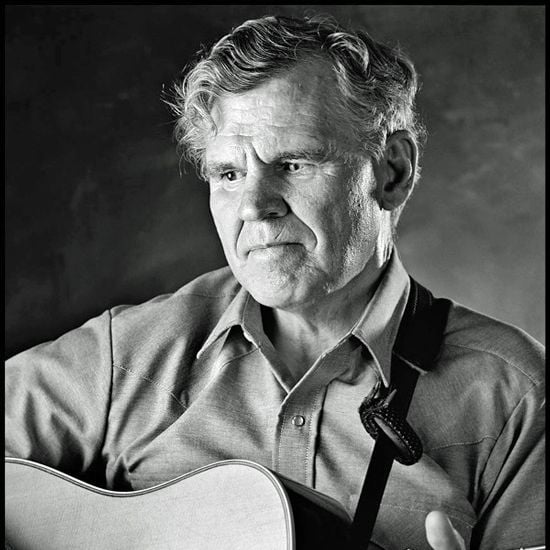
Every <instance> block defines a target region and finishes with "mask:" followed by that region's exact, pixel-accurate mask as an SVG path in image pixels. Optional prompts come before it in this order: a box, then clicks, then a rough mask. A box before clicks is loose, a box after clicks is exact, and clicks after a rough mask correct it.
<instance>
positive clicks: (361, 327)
mask: <svg viewBox="0 0 550 550" xmlns="http://www.w3.org/2000/svg"><path fill="white" fill-rule="evenodd" d="M409 290H410V280H409V276H408V274H407V272H406V271H405V268H404V267H403V264H402V263H401V260H400V259H399V255H398V253H397V250H395V248H394V250H393V253H392V256H391V258H390V260H389V262H388V265H387V266H386V269H385V270H384V273H383V274H382V276H381V279H380V282H379V284H378V286H377V288H376V291H375V292H374V295H373V297H372V298H371V300H370V301H369V303H368V304H367V306H366V308H365V310H364V312H363V314H362V315H361V317H360V318H359V321H357V323H356V324H355V326H354V327H353V329H352V330H351V333H352V334H353V335H354V336H355V337H356V338H358V339H359V340H360V341H361V342H362V343H363V344H364V345H365V346H366V347H367V348H368V349H369V351H370V352H371V355H372V357H373V359H374V362H375V364H376V366H377V369H378V373H379V374H380V376H381V378H382V382H383V383H384V385H386V386H388V385H389V381H390V367H391V357H392V349H393V345H394V342H395V338H396V336H397V331H398V329H399V323H400V322H401V318H402V317H403V312H404V311H405V306H406V305H407V299H408V297H409Z"/></svg>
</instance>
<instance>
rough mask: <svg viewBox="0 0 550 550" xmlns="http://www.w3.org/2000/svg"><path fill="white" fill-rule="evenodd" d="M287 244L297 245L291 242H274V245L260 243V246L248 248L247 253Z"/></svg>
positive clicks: (255, 245)
mask: <svg viewBox="0 0 550 550" xmlns="http://www.w3.org/2000/svg"><path fill="white" fill-rule="evenodd" d="M289 244H298V243H291V242H274V243H260V244H254V245H252V246H250V247H249V249H248V252H252V251H253V250H263V249H264V248H274V247H275V246H286V245H289Z"/></svg>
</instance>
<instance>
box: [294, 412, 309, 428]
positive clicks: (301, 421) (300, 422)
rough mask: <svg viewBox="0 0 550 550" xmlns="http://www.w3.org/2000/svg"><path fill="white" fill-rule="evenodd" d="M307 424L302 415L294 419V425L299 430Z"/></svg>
mask: <svg viewBox="0 0 550 550" xmlns="http://www.w3.org/2000/svg"><path fill="white" fill-rule="evenodd" d="M305 422H306V419H305V418H304V417H303V416H302V415H301V414H297V415H296V416H293V417H292V423H293V424H294V425H295V426H297V427H298V428H299V427H300V426H303V425H304V424H305Z"/></svg>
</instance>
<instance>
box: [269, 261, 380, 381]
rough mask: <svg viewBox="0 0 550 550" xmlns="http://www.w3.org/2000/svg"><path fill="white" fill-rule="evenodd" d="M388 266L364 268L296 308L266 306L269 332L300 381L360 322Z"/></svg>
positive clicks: (281, 355)
mask: <svg viewBox="0 0 550 550" xmlns="http://www.w3.org/2000/svg"><path fill="white" fill-rule="evenodd" d="M385 265H386V263H384V264H383V265H381V266H379V267H378V268H377V269H376V270H374V271H371V270H364V271H363V272H362V273H360V274H359V275H358V276H357V277H355V278H354V279H353V280H352V281H350V282H349V283H348V284H347V285H346V286H345V287H343V288H341V289H339V290H337V291H335V292H332V293H330V294H327V295H325V296H322V297H320V298H316V299H315V300H312V301H311V302H309V303H306V304H300V305H299V306H296V307H294V308H292V309H285V310H282V309H277V308H263V310H262V317H263V324H264V330H265V333H266V334H267V336H268V338H269V339H270V340H271V342H272V343H273V346H274V347H275V349H276V350H277V352H278V353H279V355H280V357H281V359H282V360H283V361H284V363H285V364H286V365H287V367H288V368H289V369H290V371H291V372H292V374H293V375H294V378H295V380H296V381H297V380H299V379H300V378H301V377H302V376H303V375H304V374H305V372H306V371H307V370H308V369H309V367H310V366H311V365H312V364H313V363H314V362H315V361H316V360H317V358H318V357H319V356H320V355H321V354H323V353H324V352H325V351H327V350H329V349H330V348H332V347H333V346H334V345H335V344H337V343H338V342H339V341H340V340H341V339H342V338H343V337H344V336H345V335H346V334H347V333H348V332H349V331H350V329H351V328H352V327H353V326H354V325H355V323H357V321H358V320H359V317H360V316H361V314H362V313H363V311H364V309H365V306H366V304H367V303H368V302H369V301H370V300H371V298H372V296H373V294H374V292H375V290H376V287H377V284H378V281H379V278H380V275H381V274H382V272H383V270H384V268H385Z"/></svg>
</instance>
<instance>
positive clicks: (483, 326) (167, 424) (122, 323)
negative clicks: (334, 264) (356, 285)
mask: <svg viewBox="0 0 550 550" xmlns="http://www.w3.org/2000/svg"><path fill="white" fill-rule="evenodd" d="M408 292H409V279H408V275H407V273H406V271H405V270H404V268H403V266H402V265H401V263H400V261H399V258H398V257H397V254H396V253H395V254H394V255H393V257H392V260H391V261H390V264H389V265H388V267H387V269H386V272H385V274H384V276H383V278H382V280H381V281H380V283H379V285H378V287H377V289H376V292H375V294H374V296H373V297H372V299H371V300H370V301H369V302H368V303H367V304H365V309H364V313H363V315H362V316H361V318H360V320H359V321H358V322H357V323H356V324H355V326H354V327H353V328H352V330H351V331H350V332H349V334H347V335H346V336H345V337H344V338H342V339H341V340H340V341H339V342H338V343H337V344H336V345H335V346H334V347H333V348H332V349H330V350H327V351H325V352H324V353H323V354H322V355H320V356H319V358H318V359H317V361H316V362H315V363H314V364H313V365H311V367H310V368H309V369H308V370H307V372H306V373H305V374H304V376H303V377H302V378H301V379H300V380H299V381H295V380H293V378H292V376H291V373H290V371H289V370H288V369H287V368H286V367H285V365H284V363H283V362H282V361H281V360H280V358H279V357H278V355H277V352H276V350H275V349H274V347H273V345H272V344H271V342H270V341H269V339H268V338H267V337H266V335H265V333H264V331H263V328H262V315H261V307H260V306H259V304H258V303H257V302H255V301H254V299H253V298H252V297H251V296H250V295H249V294H248V293H247V292H246V291H245V290H244V289H242V288H241V287H240V286H239V285H238V283H237V282H236V281H235V279H234V278H233V277H232V275H231V273H230V272H229V270H228V269H227V268H225V269H222V270H218V271H216V272H212V273H209V274H206V275H204V276H202V277H199V278H198V279H196V280H195V281H193V282H191V283H189V284H188V285H186V286H184V287H183V288H181V289H180V290H179V291H177V292H176V293H174V294H171V295H165V296H160V297H157V298H155V299H153V300H151V301H149V302H147V303H145V304H142V305H139V306H119V307H116V308H113V309H112V310H110V311H107V312H105V313H104V314H103V315H100V316H99V317H97V318H95V319H92V320H91V321H89V322H88V323H86V324H84V325H83V326H82V327H80V328H78V329H76V330H74V331H71V332H69V333H67V334H66V335H64V336H62V337H61V338H59V339H57V340H55V341H53V342H49V343H46V344H43V345H40V346H37V347H35V348H32V349H30V350H28V351H26V352H23V353H21V354H18V355H17V356H15V357H13V358H12V359H10V360H9V361H8V362H7V364H6V390H7V393H6V454H7V455H9V456H18V457H22V458H28V459H31V460H35V461H37V462H42V463H45V464H48V465H50V466H53V467H55V468H58V469H60V470H62V471H65V472H67V473H69V474H72V475H75V476H77V477H82V478H85V479H86V478H87V476H88V477H90V476H91V475H92V473H93V474H94V475H97V473H98V472H101V474H102V476H103V478H104V479H103V483H104V485H105V486H107V487H109V488H114V489H119V490H128V489H141V488H145V487H151V486H153V485H156V484H158V483H160V482H162V481H166V480H169V479H172V478H175V477H177V476H179V475H181V474H183V473H186V472H189V471H191V470H194V469H196V468H198V467H201V466H204V465H206V464H209V463H212V462H215V461H218V460H223V459H228V458H246V459H249V460H253V461H255V462H258V463H261V464H263V465H265V466H267V467H268V468H271V469H272V470H274V471H276V472H278V473H280V474H282V475H284V476H286V477H289V478H291V479H293V480H295V481H297V482H299V483H303V484H306V485H309V486H311V487H313V488H315V489H317V490H319V491H321V492H323V493H326V494H328V495H330V496H332V497H333V498H335V499H336V500H338V501H339V502H340V503H341V504H342V505H343V506H344V507H345V508H346V509H347V510H348V512H349V513H350V515H353V513H354V510H355V506H356V503H357V499H358V496H359V493H360V491H361V487H362V481H363V478H364V475H365V472H366V468H367V465H368V462H369V458H370V455H371V452H372V448H373V441H372V439H371V438H370V437H369V436H368V435H367V433H366V432H365V430H364V428H363V426H362V424H361V421H360V418H359V415H358V413H357V409H358V406H359V404H360V403H361V401H362V400H363V398H364V397H365V395H367V394H368V393H369V391H370V390H371V389H372V387H373V385H374V384H375V383H376V381H377V380H379V379H381V380H382V381H383V382H384V383H385V384H387V383H388V380H389V367H390V358H391V350H392V346H393V343H394V340H395V336H396V333H397V329H398V327H399V322H400V319H401V316H402V313H403V310H404V307H405V304H406V300H407V297H408ZM543 353H544V351H543V347H542V346H541V345H540V344H538V343H537V342H536V341H535V340H533V339H532V338H530V337H529V336H528V335H527V334H525V333H524V332H522V331H521V330H519V329H517V328H514V327H511V326H509V325H505V324H503V323H500V322H498V321H496V320H494V319H491V318H488V317H486V316H483V315H481V314H479V313H475V312H473V311H471V310H468V309H466V308H464V307H462V306H460V305H458V304H456V303H453V305H452V307H451V311H450V314H449V321H448V325H447V328H446V331H445V338H444V343H443V349H442V353H441V356H440V358H439V361H438V364H437V366H436V368H435V370H434V371H433V372H430V373H421V376H420V378H419V381H418V383H417V387H416V390H415V394H414V398H413V402H412V404H411V407H410V410H409V415H408V420H409V422H410V424H411V425H412V426H413V427H414V428H415V430H416V432H417V433H418V435H419V436H420V438H421V439H422V441H423V445H424V455H423V457H422V458H421V460H420V461H419V462H418V463H417V464H415V465H414V466H403V465H401V464H398V463H395V464H394V466H393V468H392V471H391V475H390V479H389V481H388V485H387V488H386V492H385V494H384V498H383V501H382V506H381V508H380V513H379V519H378V522H377V525H376V527H375V531H374V534H373V541H374V542H376V543H377V544H379V545H380V546H382V547H384V548H387V549H393V548H396V549H401V548H404V547H405V546H411V547H413V548H415V549H417V550H420V549H423V548H428V545H427V542H426V540H425V535H424V518H425V516H426V514H427V513H428V512H429V511H431V510H433V509H439V510H443V511H444V512H446V513H447V514H448V515H449V516H450V518H451V520H452V521H453V524H454V525H455V527H456V528H457V529H458V531H459V532H460V533H461V534H462V536H463V537H464V539H465V540H466V541H467V543H468V542H471V547H472V548H486V549H495V548H502V549H507V548H519V547H520V546H531V545H537V544H542V542H543V538H544V528H543V517H544V513H543V512H544V491H543V485H544V469H543V462H544V460H543V459H544V443H543V439H544V414H543V412H542V407H543V405H544V388H543V386H544V369H543Z"/></svg>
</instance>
